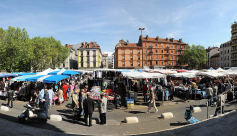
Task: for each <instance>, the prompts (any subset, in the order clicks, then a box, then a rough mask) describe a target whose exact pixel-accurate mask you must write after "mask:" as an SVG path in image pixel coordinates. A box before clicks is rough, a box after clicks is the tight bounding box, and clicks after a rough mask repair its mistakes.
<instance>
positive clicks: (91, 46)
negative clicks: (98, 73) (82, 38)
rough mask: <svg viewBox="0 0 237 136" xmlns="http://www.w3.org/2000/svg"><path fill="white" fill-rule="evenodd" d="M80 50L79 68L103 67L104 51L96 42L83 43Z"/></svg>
mask: <svg viewBox="0 0 237 136" xmlns="http://www.w3.org/2000/svg"><path fill="white" fill-rule="evenodd" d="M77 51H78V69H93V68H101V62H102V53H101V49H100V46H99V45H98V44H97V43H96V42H90V43H87V42H85V43H81V47H79V48H78V49H77Z"/></svg>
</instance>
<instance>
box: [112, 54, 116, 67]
mask: <svg viewBox="0 0 237 136" xmlns="http://www.w3.org/2000/svg"><path fill="white" fill-rule="evenodd" d="M115 62H116V59H115V53H113V54H112V69H114V68H115V67H116V65H115Z"/></svg>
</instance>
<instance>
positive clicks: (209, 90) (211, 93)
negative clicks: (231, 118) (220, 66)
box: [206, 84, 213, 106]
mask: <svg viewBox="0 0 237 136" xmlns="http://www.w3.org/2000/svg"><path fill="white" fill-rule="evenodd" d="M206 94H207V99H209V100H208V106H211V104H212V95H213V90H212V88H211V85H210V84H209V86H208V88H207V90H206Z"/></svg>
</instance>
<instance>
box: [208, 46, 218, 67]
mask: <svg viewBox="0 0 237 136" xmlns="http://www.w3.org/2000/svg"><path fill="white" fill-rule="evenodd" d="M219 52H220V51H219V48H218V47H208V48H207V49H206V56H207V62H206V68H210V67H211V61H210V60H211V57H212V56H213V55H215V54H217V53H219Z"/></svg>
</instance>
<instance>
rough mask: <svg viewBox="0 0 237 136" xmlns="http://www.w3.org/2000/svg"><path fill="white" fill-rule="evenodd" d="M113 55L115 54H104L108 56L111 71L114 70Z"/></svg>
mask: <svg viewBox="0 0 237 136" xmlns="http://www.w3.org/2000/svg"><path fill="white" fill-rule="evenodd" d="M113 53H114V52H104V53H103V54H107V55H108V68H109V69H113V65H114V64H113V62H114V61H113Z"/></svg>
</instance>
